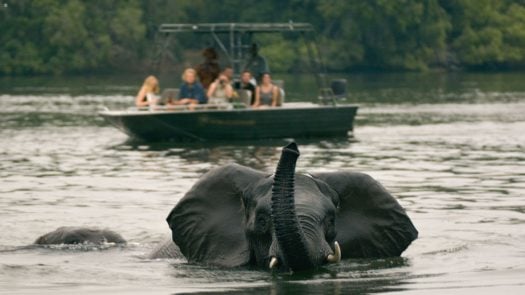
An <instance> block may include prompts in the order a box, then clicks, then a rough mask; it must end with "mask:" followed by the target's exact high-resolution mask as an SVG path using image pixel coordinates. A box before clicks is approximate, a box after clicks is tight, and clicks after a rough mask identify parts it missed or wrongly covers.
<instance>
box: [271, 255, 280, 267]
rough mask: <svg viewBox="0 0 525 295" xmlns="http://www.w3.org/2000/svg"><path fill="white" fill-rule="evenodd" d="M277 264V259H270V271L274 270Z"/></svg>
mask: <svg viewBox="0 0 525 295" xmlns="http://www.w3.org/2000/svg"><path fill="white" fill-rule="evenodd" d="M278 262H279V261H278V260H277V258H275V257H272V259H271V260H270V269H274V268H275V267H276V266H277V263H278Z"/></svg>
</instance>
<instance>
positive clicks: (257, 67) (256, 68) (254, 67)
mask: <svg viewBox="0 0 525 295" xmlns="http://www.w3.org/2000/svg"><path fill="white" fill-rule="evenodd" d="M243 70H244V71H250V73H252V74H253V75H254V76H255V79H256V80H257V82H259V83H260V82H261V80H262V75H263V74H264V73H269V72H270V68H269V67H268V63H267V62H266V59H265V58H264V57H262V56H260V55H259V48H258V47H257V44H256V43H253V44H252V47H251V48H250V57H249V58H248V60H247V61H246V62H245V64H244V67H243Z"/></svg>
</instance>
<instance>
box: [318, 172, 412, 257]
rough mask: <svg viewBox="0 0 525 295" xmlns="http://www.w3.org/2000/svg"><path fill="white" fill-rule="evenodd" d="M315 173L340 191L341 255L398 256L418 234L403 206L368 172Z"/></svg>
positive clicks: (339, 226)
mask: <svg viewBox="0 0 525 295" xmlns="http://www.w3.org/2000/svg"><path fill="white" fill-rule="evenodd" d="M314 177H317V178H319V179H321V180H323V181H324V182H326V183H327V184H328V185H329V186H331V187H332V188H333V189H334V190H335V191H336V192H337V194H338V195H339V202H340V203H339V210H338V213H337V216H336V231H337V241H338V242H339V244H340V246H341V250H342V254H343V257H344V258H380V257H392V256H399V255H401V253H402V252H403V251H404V250H405V249H406V248H407V247H408V246H409V245H410V243H411V242H412V241H413V240H415V239H416V238H417V235H418V232H417V230H416V228H415V227H414V225H413V224H412V221H410V218H409V217H408V216H407V214H406V212H405V210H404V209H403V208H402V207H401V205H399V203H398V202H397V200H396V199H395V198H394V197H393V196H392V195H391V194H390V193H389V192H387V191H386V189H385V188H384V187H383V186H382V185H381V184H380V183H379V182H377V181H376V180H375V179H373V178H372V177H370V176H369V175H366V174H363V173H358V172H334V173H318V174H314Z"/></svg>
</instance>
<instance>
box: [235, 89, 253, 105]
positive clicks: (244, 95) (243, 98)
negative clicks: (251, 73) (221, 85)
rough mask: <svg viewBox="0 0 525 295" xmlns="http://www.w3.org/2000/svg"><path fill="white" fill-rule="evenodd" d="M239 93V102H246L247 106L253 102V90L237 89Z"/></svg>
mask: <svg viewBox="0 0 525 295" xmlns="http://www.w3.org/2000/svg"><path fill="white" fill-rule="evenodd" d="M236 91H237V94H238V95H239V98H238V102H239V103H242V104H245V105H247V106H249V105H251V103H252V92H251V91H250V90H248V89H238V90H236Z"/></svg>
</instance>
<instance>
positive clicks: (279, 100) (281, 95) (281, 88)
mask: <svg viewBox="0 0 525 295" xmlns="http://www.w3.org/2000/svg"><path fill="white" fill-rule="evenodd" d="M272 83H273V84H275V86H277V87H279V97H278V98H277V105H278V106H282V105H283V103H284V97H285V96H286V93H285V92H284V80H272Z"/></svg>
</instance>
